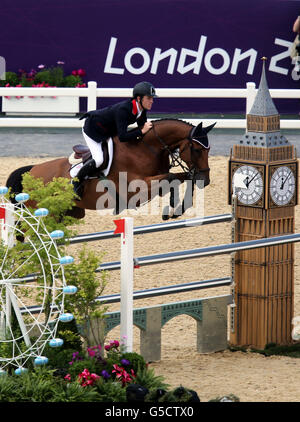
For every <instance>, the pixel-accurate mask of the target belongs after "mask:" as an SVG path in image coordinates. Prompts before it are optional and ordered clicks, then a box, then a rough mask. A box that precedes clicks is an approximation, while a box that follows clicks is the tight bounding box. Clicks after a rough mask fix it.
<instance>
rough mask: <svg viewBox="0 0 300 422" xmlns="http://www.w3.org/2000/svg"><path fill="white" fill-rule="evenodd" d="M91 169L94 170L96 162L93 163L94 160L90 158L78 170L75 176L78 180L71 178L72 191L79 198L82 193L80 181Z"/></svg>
mask: <svg viewBox="0 0 300 422" xmlns="http://www.w3.org/2000/svg"><path fill="white" fill-rule="evenodd" d="M93 170H96V163H95V160H94V159H93V158H90V159H89V160H88V161H87V162H86V163H84V165H83V166H82V167H81V169H80V170H79V172H78V174H77V176H76V178H77V179H78V180H77V181H75V180H74V179H73V180H72V184H73V187H74V192H75V193H76V195H78V196H79V197H80V198H81V196H82V193H83V183H82V182H83V181H84V180H85V179H86V177H87V176H88V175H89V174H90V173H91V172H92V171H93Z"/></svg>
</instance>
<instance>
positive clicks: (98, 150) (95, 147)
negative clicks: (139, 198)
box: [70, 131, 114, 177]
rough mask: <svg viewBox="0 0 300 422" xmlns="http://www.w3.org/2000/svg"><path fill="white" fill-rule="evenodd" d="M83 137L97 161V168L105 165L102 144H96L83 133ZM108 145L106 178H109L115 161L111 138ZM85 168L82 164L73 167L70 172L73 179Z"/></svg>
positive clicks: (104, 173)
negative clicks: (113, 160)
mask: <svg viewBox="0 0 300 422" xmlns="http://www.w3.org/2000/svg"><path fill="white" fill-rule="evenodd" d="M82 134H83V137H84V139H85V142H86V144H87V146H88V147H89V149H90V151H91V154H92V157H93V159H94V160H95V163H96V167H97V168H98V167H100V166H101V164H102V163H103V159H104V157H103V151H102V146H101V143H100V144H99V143H98V142H95V141H94V140H93V139H91V138H90V137H89V136H87V135H86V134H85V133H84V132H83V131H82ZM107 145H108V156H109V159H108V166H107V168H106V169H104V170H103V171H102V173H103V175H104V176H107V175H108V173H109V170H110V167H111V164H112V159H113V151H114V147H113V145H114V144H113V140H112V138H109V139H108V140H107ZM82 166H83V164H82V163H79V164H77V165H75V166H73V167H72V168H71V170H70V175H71V177H76V175H77V174H78V172H79V170H80V169H81V167H82Z"/></svg>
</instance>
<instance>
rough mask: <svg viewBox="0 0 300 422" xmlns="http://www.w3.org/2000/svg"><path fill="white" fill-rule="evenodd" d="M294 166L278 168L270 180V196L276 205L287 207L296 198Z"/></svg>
mask: <svg viewBox="0 0 300 422" xmlns="http://www.w3.org/2000/svg"><path fill="white" fill-rule="evenodd" d="M294 171H295V170H294V167H293V166H280V167H277V168H276V169H275V170H274V172H273V174H272V177H271V180H270V196H271V198H272V200H273V202H274V204H276V205H278V206H282V205H287V204H289V203H290V202H291V200H292V198H293V197H294V194H295V190H296V180H295V172H294Z"/></svg>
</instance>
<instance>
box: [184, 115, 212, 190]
mask: <svg viewBox="0 0 300 422" xmlns="http://www.w3.org/2000/svg"><path fill="white" fill-rule="evenodd" d="M214 126H215V123H214V124H212V125H210V126H207V127H202V123H200V124H199V125H198V126H196V127H193V128H192V130H191V131H190V133H189V136H188V137H187V139H186V140H184V141H183V142H182V143H181V145H180V147H179V155H180V158H181V159H182V160H183V161H184V162H185V163H186V164H187V166H188V168H189V171H190V173H191V177H192V178H193V180H203V182H204V186H207V185H208V184H209V182H210V180H209V170H210V169H209V164H208V153H209V150H210V145H209V142H208V137H207V134H208V132H209V131H210V130H211V129H212V128H213V127H214Z"/></svg>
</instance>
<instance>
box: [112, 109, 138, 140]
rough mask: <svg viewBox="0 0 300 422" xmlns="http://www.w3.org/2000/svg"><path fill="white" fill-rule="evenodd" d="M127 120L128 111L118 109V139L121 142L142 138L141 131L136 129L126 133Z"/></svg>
mask: <svg viewBox="0 0 300 422" xmlns="http://www.w3.org/2000/svg"><path fill="white" fill-rule="evenodd" d="M128 120H129V119H128V111H127V110H126V109H125V108H124V109H123V108H120V109H119V110H118V113H117V116H116V125H117V131H118V136H119V139H120V141H121V142H128V141H138V140H139V139H141V138H142V136H143V134H142V130H141V128H140V127H137V128H136V129H132V130H129V131H128Z"/></svg>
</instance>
